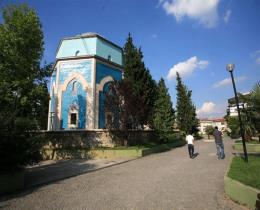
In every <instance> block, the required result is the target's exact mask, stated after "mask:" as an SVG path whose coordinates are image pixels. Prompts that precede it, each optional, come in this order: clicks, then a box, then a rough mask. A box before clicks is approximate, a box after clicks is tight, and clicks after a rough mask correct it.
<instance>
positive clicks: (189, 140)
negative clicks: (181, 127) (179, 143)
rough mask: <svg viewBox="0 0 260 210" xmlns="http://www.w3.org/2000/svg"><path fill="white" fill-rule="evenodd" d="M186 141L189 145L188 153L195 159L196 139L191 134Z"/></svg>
mask: <svg viewBox="0 0 260 210" xmlns="http://www.w3.org/2000/svg"><path fill="white" fill-rule="evenodd" d="M186 141H187V143H188V151H189V155H190V158H193V157H194V146H193V142H194V137H193V136H192V135H191V134H189V135H187V136H186Z"/></svg>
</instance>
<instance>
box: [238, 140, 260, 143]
mask: <svg viewBox="0 0 260 210" xmlns="http://www.w3.org/2000/svg"><path fill="white" fill-rule="evenodd" d="M235 143H241V144H242V140H236V141H235ZM246 144H260V142H259V141H258V140H252V141H247V142H246Z"/></svg>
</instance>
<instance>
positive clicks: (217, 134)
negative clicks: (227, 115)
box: [213, 126, 225, 159]
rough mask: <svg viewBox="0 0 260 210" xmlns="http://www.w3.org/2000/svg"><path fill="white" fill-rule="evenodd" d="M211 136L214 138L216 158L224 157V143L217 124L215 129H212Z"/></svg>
mask: <svg viewBox="0 0 260 210" xmlns="http://www.w3.org/2000/svg"><path fill="white" fill-rule="evenodd" d="M213 136H214V138H215V143H216V148H217V156H218V159H224V158H225V152H224V144H223V139H222V132H221V131H219V130H218V126H216V127H215V130H214V131H213Z"/></svg>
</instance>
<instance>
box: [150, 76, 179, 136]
mask: <svg viewBox="0 0 260 210" xmlns="http://www.w3.org/2000/svg"><path fill="white" fill-rule="evenodd" d="M153 122H154V126H155V128H156V129H157V130H164V131H170V130H172V127H173V124H174V109H173V108H172V102H171V96H170V94H169V93H168V88H166V86H165V83H164V80H163V79H162V78H161V79H160V81H159V83H158V86H157V99H156V101H155V108H154V119H153Z"/></svg>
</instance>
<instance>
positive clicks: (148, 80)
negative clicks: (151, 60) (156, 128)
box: [123, 34, 156, 126]
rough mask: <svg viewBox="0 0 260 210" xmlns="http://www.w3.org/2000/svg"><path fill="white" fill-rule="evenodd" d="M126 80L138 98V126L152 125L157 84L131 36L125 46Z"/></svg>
mask: <svg viewBox="0 0 260 210" xmlns="http://www.w3.org/2000/svg"><path fill="white" fill-rule="evenodd" d="M123 50H124V79H125V80H126V81H127V82H130V83H131V84H132V87H133V93H134V96H135V97H136V109H137V112H136V113H137V116H136V117H133V118H135V119H137V122H134V124H136V125H141V126H143V125H144V124H151V121H152V117H151V116H152V113H153V107H154V102H155V96H156V83H155V81H154V80H153V78H152V76H151V74H150V71H149V69H148V68H146V67H145V64H144V61H143V53H142V50H141V48H139V49H138V48H136V47H135V46H134V44H133V39H132V37H131V35H130V34H129V35H128V38H127V41H126V43H125V46H124V49H123Z"/></svg>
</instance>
